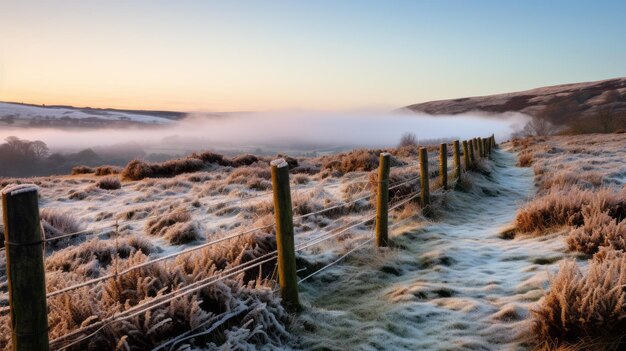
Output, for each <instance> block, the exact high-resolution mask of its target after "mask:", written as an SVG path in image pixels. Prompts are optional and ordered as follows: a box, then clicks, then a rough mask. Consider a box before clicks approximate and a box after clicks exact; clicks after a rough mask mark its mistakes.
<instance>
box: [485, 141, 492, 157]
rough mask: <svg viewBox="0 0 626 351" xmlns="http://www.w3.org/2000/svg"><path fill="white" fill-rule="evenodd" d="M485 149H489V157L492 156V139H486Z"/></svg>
mask: <svg viewBox="0 0 626 351" xmlns="http://www.w3.org/2000/svg"><path fill="white" fill-rule="evenodd" d="M485 147H486V148H487V156H491V137H489V138H485Z"/></svg>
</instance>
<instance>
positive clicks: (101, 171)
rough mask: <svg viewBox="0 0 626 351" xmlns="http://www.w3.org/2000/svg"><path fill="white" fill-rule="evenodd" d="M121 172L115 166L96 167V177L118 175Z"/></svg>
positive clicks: (120, 169) (119, 168)
mask: <svg viewBox="0 0 626 351" xmlns="http://www.w3.org/2000/svg"><path fill="white" fill-rule="evenodd" d="M121 171H122V168H121V167H117V166H100V167H96V171H95V172H96V176H105V175H111V174H119V173H120V172H121Z"/></svg>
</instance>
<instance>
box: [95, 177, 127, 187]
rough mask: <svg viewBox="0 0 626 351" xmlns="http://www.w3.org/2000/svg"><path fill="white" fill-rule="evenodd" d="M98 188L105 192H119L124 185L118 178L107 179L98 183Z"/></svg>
mask: <svg viewBox="0 0 626 351" xmlns="http://www.w3.org/2000/svg"><path fill="white" fill-rule="evenodd" d="M96 186H97V187H98V188H100V189H104V190H117V189H121V188H122V183H120V180H119V179H118V178H117V177H106V178H102V179H100V180H99V181H98V182H96Z"/></svg>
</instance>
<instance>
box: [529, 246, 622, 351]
mask: <svg viewBox="0 0 626 351" xmlns="http://www.w3.org/2000/svg"><path fill="white" fill-rule="evenodd" d="M625 284H626V256H625V255H624V254H623V253H621V252H616V251H610V252H603V255H602V257H600V258H599V259H595V260H592V261H590V263H589V267H588V268H587V270H586V271H581V269H580V268H579V267H578V265H577V264H576V262H575V261H566V262H564V263H562V264H561V265H560V269H559V272H558V273H557V274H556V275H555V276H554V277H552V278H551V279H550V290H549V291H548V293H547V294H546V296H545V297H544V298H543V299H542V300H541V301H540V302H539V304H538V305H537V306H536V307H535V308H533V309H532V310H531V313H532V318H533V334H534V335H535V336H536V338H537V341H538V343H540V344H548V345H553V346H554V347H555V348H556V347H558V346H567V345H568V344H578V343H579V342H580V340H581V338H588V339H589V340H591V341H590V345H587V346H591V345H593V341H594V340H602V341H603V342H604V343H605V344H604V345H603V347H601V349H612V348H611V347H610V345H608V344H606V341H607V340H613V341H617V342H619V340H620V338H621V337H622V336H623V335H624V334H623V333H624V328H626V289H624V288H623V287H624V285H625ZM581 349H588V348H585V347H582V348H581Z"/></svg>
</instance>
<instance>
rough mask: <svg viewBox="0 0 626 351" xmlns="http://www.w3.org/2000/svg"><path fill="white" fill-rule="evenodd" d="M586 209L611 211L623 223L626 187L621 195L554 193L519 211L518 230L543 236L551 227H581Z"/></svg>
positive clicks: (577, 190) (574, 191) (579, 191)
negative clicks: (583, 211) (543, 232)
mask: <svg viewBox="0 0 626 351" xmlns="http://www.w3.org/2000/svg"><path fill="white" fill-rule="evenodd" d="M586 206H591V207H592V209H593V210H598V211H600V212H606V211H608V213H609V215H610V216H611V217H613V218H615V219H618V220H621V219H623V218H624V214H625V213H626V187H624V188H623V189H622V190H621V191H619V192H616V191H614V190H612V189H610V188H603V189H600V190H595V191H592V190H588V189H580V188H577V187H574V188H571V189H568V190H563V189H556V190H555V189H551V190H549V191H548V193H547V194H545V195H543V196H540V197H538V198H536V199H534V200H533V201H531V202H529V203H527V204H526V205H525V206H524V207H522V208H521V209H520V210H519V211H518V213H517V216H516V219H515V222H516V227H517V229H518V230H520V231H522V232H527V233H529V232H535V233H540V232H542V231H544V230H546V229H549V228H552V227H558V226H564V225H568V226H575V227H577V226H581V225H583V224H584V219H583V214H582V210H583V208H584V207H586Z"/></svg>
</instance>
